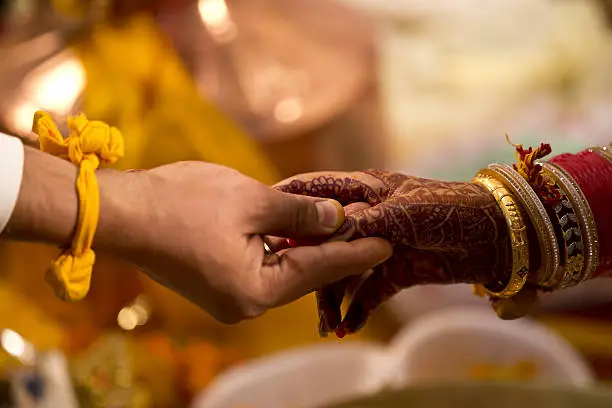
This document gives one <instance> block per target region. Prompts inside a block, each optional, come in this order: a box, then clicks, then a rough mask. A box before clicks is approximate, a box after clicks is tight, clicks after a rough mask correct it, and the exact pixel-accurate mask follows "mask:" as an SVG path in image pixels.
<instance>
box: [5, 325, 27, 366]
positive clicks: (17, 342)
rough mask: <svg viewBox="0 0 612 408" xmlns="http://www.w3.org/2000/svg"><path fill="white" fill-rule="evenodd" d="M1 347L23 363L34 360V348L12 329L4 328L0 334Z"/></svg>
mask: <svg viewBox="0 0 612 408" xmlns="http://www.w3.org/2000/svg"><path fill="white" fill-rule="evenodd" d="M0 344H1V345H2V348H3V349H4V350H5V351H6V352H7V353H8V354H10V355H11V356H13V357H15V358H17V359H18V360H19V361H21V362H22V363H24V364H31V363H33V361H34V348H33V347H32V345H31V344H29V343H28V342H26V341H25V340H24V338H23V337H21V335H20V334H19V333H17V332H15V331H13V330H10V329H4V330H2V335H1V336H0Z"/></svg>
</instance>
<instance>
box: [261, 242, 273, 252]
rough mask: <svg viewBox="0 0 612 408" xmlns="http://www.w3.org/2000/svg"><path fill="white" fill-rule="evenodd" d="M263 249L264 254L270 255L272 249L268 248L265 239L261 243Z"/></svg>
mask: <svg viewBox="0 0 612 408" xmlns="http://www.w3.org/2000/svg"><path fill="white" fill-rule="evenodd" d="M263 249H264V254H266V255H271V254H272V249H271V248H270V245H268V243H267V242H265V241H264V243H263Z"/></svg>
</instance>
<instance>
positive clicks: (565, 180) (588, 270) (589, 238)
mask: <svg viewBox="0 0 612 408" xmlns="http://www.w3.org/2000/svg"><path fill="white" fill-rule="evenodd" d="M542 167H543V168H544V169H546V170H547V171H548V172H549V173H550V174H551V175H552V176H553V177H554V178H555V180H556V181H557V183H558V184H559V187H561V189H562V190H563V191H564V192H565V193H566V194H567V198H568V199H569V202H570V203H571V204H572V207H573V208H574V211H575V212H576V216H577V218H578V224H579V225H580V230H581V232H582V241H583V243H584V258H585V259H584V272H583V273H582V276H579V277H577V279H578V282H580V281H584V280H587V279H590V278H591V277H592V276H593V273H594V272H595V270H596V269H597V266H598V265H599V238H598V236H597V226H596V225H595V219H594V218H593V212H592V211H591V207H590V206H589V203H588V201H587V199H586V197H585V196H584V194H583V193H582V191H581V190H580V187H579V186H578V183H576V181H575V180H574V179H573V178H572V176H570V175H569V173H567V172H566V171H565V170H564V169H563V168H561V167H559V166H557V165H556V164H554V163H549V162H545V163H542Z"/></svg>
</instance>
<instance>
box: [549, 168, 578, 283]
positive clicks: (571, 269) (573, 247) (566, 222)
mask: <svg viewBox="0 0 612 408" xmlns="http://www.w3.org/2000/svg"><path fill="white" fill-rule="evenodd" d="M542 176H543V177H544V178H545V179H547V180H548V182H550V183H552V184H553V185H554V189H555V190H557V191H558V193H559V195H560V196H561V199H560V200H559V201H558V202H557V203H556V204H554V206H553V208H552V210H553V212H554V216H555V218H556V221H557V223H558V224H559V228H560V230H561V236H562V238H563V239H562V242H563V248H562V249H563V262H562V265H563V266H562V269H563V274H562V276H561V277H560V280H559V282H557V285H556V286H557V287H558V288H559V289H566V288H568V287H570V286H575V285H577V284H578V283H579V282H580V276H581V275H582V271H583V270H584V242H583V240H582V229H581V227H580V223H579V221H578V215H577V214H576V210H575V209H574V206H573V205H572V202H571V200H570V199H569V197H568V194H567V192H566V191H565V190H564V189H563V188H561V183H560V181H559V179H557V177H555V175H554V174H553V173H552V172H551V171H550V170H549V169H548V168H547V166H542Z"/></svg>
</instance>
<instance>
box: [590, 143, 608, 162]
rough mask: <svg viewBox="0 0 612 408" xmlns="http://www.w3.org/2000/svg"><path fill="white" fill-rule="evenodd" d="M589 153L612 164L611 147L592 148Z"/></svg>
mask: <svg viewBox="0 0 612 408" xmlns="http://www.w3.org/2000/svg"><path fill="white" fill-rule="evenodd" d="M588 151H589V152H592V153H597V154H598V155H600V156H601V157H603V158H604V159H606V160H608V161H610V162H612V147H610V146H601V147H591V148H590V149H588Z"/></svg>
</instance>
